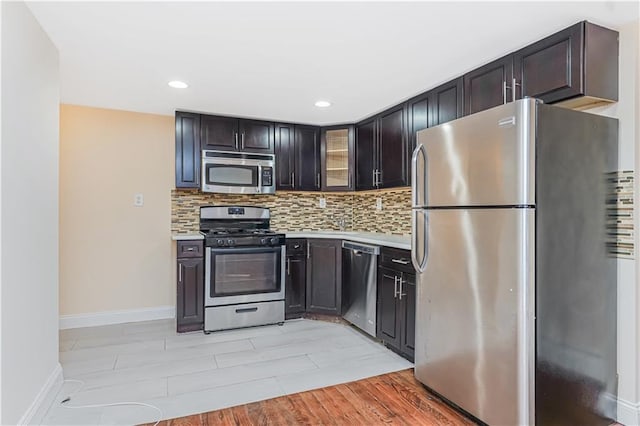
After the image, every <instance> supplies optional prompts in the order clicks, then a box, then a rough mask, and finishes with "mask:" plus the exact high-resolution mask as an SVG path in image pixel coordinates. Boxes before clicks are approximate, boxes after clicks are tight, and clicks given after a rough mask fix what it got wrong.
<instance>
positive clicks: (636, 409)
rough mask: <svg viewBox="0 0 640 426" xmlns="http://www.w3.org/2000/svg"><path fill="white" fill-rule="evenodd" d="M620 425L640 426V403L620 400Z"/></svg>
mask: <svg viewBox="0 0 640 426" xmlns="http://www.w3.org/2000/svg"><path fill="white" fill-rule="evenodd" d="M617 420H618V423H622V424H623V425H626V426H637V425H640V403H633V402H629V401H625V400H624V399H618V418H617Z"/></svg>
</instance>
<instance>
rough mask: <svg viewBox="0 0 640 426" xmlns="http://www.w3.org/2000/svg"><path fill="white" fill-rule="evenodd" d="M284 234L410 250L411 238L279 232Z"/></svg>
mask: <svg viewBox="0 0 640 426" xmlns="http://www.w3.org/2000/svg"><path fill="white" fill-rule="evenodd" d="M279 232H284V233H285V234H286V235H287V238H330V239H336V240H349V241H355V242H358V243H365V244H367V243H368V244H377V245H381V246H386V247H395V248H400V249H405V250H411V237H410V236H408V235H387V234H377V233H373V232H353V231H345V232H340V231H295V232H290V231H279Z"/></svg>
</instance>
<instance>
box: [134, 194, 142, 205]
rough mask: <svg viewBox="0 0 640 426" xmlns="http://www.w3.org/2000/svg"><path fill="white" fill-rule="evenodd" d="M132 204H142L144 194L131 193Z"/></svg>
mask: <svg viewBox="0 0 640 426" xmlns="http://www.w3.org/2000/svg"><path fill="white" fill-rule="evenodd" d="M133 205H134V206H136V207H142V206H144V195H142V194H134V195H133Z"/></svg>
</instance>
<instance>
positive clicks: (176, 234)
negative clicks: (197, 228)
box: [171, 232, 204, 241]
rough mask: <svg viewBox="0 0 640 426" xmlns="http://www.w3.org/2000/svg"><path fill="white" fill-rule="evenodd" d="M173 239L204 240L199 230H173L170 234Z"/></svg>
mask: <svg viewBox="0 0 640 426" xmlns="http://www.w3.org/2000/svg"><path fill="white" fill-rule="evenodd" d="M171 239H172V240H174V241H189V240H204V236H203V235H202V234H201V233H199V232H190V233H186V232H184V233H183V232H174V233H172V234H171Z"/></svg>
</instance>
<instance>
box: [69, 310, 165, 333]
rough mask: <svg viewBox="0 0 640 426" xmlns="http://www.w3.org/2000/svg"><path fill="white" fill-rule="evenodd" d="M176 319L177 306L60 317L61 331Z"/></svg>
mask: <svg viewBox="0 0 640 426" xmlns="http://www.w3.org/2000/svg"><path fill="white" fill-rule="evenodd" d="M175 317H176V308H175V306H156V307H154V308H142V309H127V310H123V311H106V312H94V313H90V314H75V315H61V316H60V325H59V327H60V330H65V329H68V328H79V327H94V326H97V325H110V324H122V323H125V322H137V321H151V320H158V319H168V318H175Z"/></svg>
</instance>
